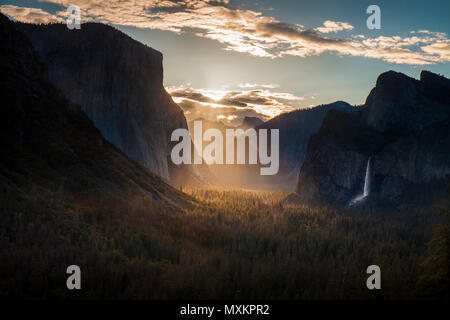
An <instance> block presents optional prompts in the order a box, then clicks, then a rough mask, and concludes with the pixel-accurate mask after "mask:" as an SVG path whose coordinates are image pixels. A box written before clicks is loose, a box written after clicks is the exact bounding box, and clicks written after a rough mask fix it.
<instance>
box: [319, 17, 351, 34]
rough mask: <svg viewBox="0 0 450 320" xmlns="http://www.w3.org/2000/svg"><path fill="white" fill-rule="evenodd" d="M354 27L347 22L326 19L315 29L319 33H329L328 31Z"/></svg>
mask: <svg viewBox="0 0 450 320" xmlns="http://www.w3.org/2000/svg"><path fill="white" fill-rule="evenodd" d="M353 29H354V27H353V26H352V25H351V24H350V23H348V22H337V21H331V20H326V21H324V23H323V26H321V27H318V28H316V29H315V30H317V31H319V32H321V33H330V32H338V31H343V30H353Z"/></svg>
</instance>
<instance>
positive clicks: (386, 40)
mask: <svg viewBox="0 0 450 320" xmlns="http://www.w3.org/2000/svg"><path fill="white" fill-rule="evenodd" d="M41 2H48V3H53V4H57V5H61V12H59V13H58V12H57V14H56V15H55V16H54V18H56V19H59V18H60V15H61V14H62V12H63V11H64V10H63V9H64V8H65V7H68V6H70V5H78V6H79V7H80V8H81V14H82V22H87V21H97V22H102V23H111V24H115V25H120V26H133V27H137V28H147V29H159V30H166V31H171V32H175V33H177V34H181V33H186V32H188V33H192V34H195V35H196V36H198V37H202V38H207V39H211V40H214V41H218V42H219V43H221V44H223V49H224V50H230V51H236V52H241V53H245V54H248V55H252V56H257V57H265V58H272V59H276V58H282V57H285V56H296V57H301V58H306V57H309V56H317V55H321V54H323V53H325V52H331V53H335V54H337V55H340V56H358V57H365V58H371V59H379V60H383V61H386V62H389V63H396V64H409V65H428V64H435V63H444V62H448V61H450V58H449V49H448V41H449V40H448V38H447V34H445V33H442V32H433V31H429V30H418V31H414V30H413V31H410V33H408V36H406V37H403V36H400V35H399V36H390V37H377V38H366V37H364V36H363V35H360V34H353V35H352V34H348V37H346V38H336V37H329V36H327V35H328V34H331V33H336V32H339V31H346V32H347V33H348V32H350V31H352V30H354V27H353V26H352V25H351V24H350V23H348V22H337V21H331V20H326V21H324V22H323V24H322V25H321V26H311V27H309V28H307V27H305V26H303V25H301V24H290V23H284V22H282V21H279V20H277V19H276V18H274V17H271V16H268V15H264V14H263V13H261V12H258V11H253V10H246V9H235V8H233V7H232V6H231V4H230V3H229V1H219V0H217V1H212V0H211V1H207V0H204V1H200V0H184V1H175V0H165V1H159V0H110V1H108V2H107V3H106V2H104V1H101V0H41ZM12 7H14V6H2V7H1V10H2V12H4V13H6V14H8V15H9V16H12V17H14V18H15V19H18V20H21V21H28V22H40V21H41V22H42V21H43V19H44V20H45V19H50V18H51V16H45V15H44V14H43V13H42V12H39V14H37V12H33V14H31V12H30V11H27V10H25V8H22V9H21V10H19V9H17V8H19V7H16V8H12ZM41 11H42V10H41ZM43 12H44V11H43ZM44 16H45V17H46V18H44Z"/></svg>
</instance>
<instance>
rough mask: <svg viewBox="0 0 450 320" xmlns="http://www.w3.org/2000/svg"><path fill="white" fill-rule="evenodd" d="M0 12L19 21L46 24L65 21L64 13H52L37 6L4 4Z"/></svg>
mask: <svg viewBox="0 0 450 320" xmlns="http://www.w3.org/2000/svg"><path fill="white" fill-rule="evenodd" d="M0 12H2V13H3V14H6V15H8V16H10V17H12V18H14V19H15V20H17V21H20V22H32V23H35V24H48V23H56V22H64V21H65V20H64V15H62V14H61V15H59V16H58V15H54V14H51V13H48V12H46V11H44V10H42V9H39V8H24V7H18V6H13V5H8V4H6V5H2V6H1V7H0Z"/></svg>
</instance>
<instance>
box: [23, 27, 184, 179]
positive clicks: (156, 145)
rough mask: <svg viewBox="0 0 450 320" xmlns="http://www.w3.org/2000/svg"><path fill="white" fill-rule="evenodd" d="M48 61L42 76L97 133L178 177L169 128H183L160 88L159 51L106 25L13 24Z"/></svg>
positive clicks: (167, 175) (155, 168) (174, 107)
mask: <svg viewBox="0 0 450 320" xmlns="http://www.w3.org/2000/svg"><path fill="white" fill-rule="evenodd" d="M17 26H18V28H19V29H20V30H21V31H23V32H24V33H25V34H26V35H27V36H28V37H29V38H30V39H31V41H32V43H33V46H34V48H35V50H36V51H37V53H38V54H39V55H40V56H41V58H42V59H43V60H44V62H45V63H46V64H47V65H48V68H47V76H48V78H49V79H50V81H51V82H52V83H53V84H54V85H55V86H56V87H58V88H59V89H60V90H61V91H62V92H63V93H64V94H65V95H66V96H67V97H68V98H69V99H70V100H71V101H72V102H73V103H75V104H78V105H80V106H81V108H82V110H83V111H84V112H85V113H86V115H87V116H88V117H89V118H90V119H91V120H92V121H93V122H94V124H95V126H96V127H97V128H98V129H99V130H100V132H101V133H102V134H103V136H104V137H105V138H106V139H107V140H108V141H110V142H111V143H113V144H114V145H116V146H117V147H118V148H120V149H121V150H123V151H124V152H125V153H126V154H127V155H128V156H130V157H131V158H132V159H134V160H136V161H137V162H139V163H140V164H142V165H143V166H145V167H146V168H148V169H150V170H151V171H152V172H154V173H156V174H158V175H159V176H161V177H163V178H165V179H173V178H174V177H179V176H180V172H179V171H180V170H181V171H182V170H183V169H182V168H180V167H178V166H175V165H173V164H172V162H171V161H170V151H171V146H172V143H171V141H170V135H171V133H172V131H173V130H174V129H177V128H187V124H186V119H185V117H184V114H183V112H182V110H181V109H180V108H179V107H178V105H176V104H175V103H174V102H173V101H172V98H171V97H170V96H169V94H168V93H167V92H166V90H165V89H164V87H163V67H162V54H161V53H160V52H158V51H156V50H154V49H152V48H149V47H147V46H145V45H143V44H141V43H139V42H137V41H135V40H133V39H131V38H130V37H128V36H127V35H125V34H124V33H122V32H120V31H119V30H116V29H114V28H112V27H110V26H106V25H102V24H97V23H86V24H83V25H82V28H81V30H76V31H70V30H68V29H67V27H66V26H65V25H62V24H53V25H46V26H37V25H28V24H17Z"/></svg>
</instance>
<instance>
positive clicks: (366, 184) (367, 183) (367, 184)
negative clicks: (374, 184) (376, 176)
mask: <svg viewBox="0 0 450 320" xmlns="http://www.w3.org/2000/svg"><path fill="white" fill-rule="evenodd" d="M369 188H370V157H369V160H367V167H366V177H365V178H364V192H363V196H364V197H367V196H368V195H369Z"/></svg>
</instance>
